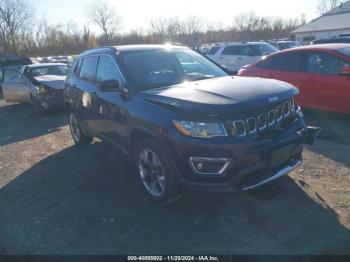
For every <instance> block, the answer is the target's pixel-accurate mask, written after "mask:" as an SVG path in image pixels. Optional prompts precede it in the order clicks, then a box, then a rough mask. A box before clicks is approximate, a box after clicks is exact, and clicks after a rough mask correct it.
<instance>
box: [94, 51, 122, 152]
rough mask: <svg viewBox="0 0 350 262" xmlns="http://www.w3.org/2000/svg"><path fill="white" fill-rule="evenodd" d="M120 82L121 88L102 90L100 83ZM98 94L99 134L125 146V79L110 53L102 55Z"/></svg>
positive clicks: (97, 73)
mask: <svg viewBox="0 0 350 262" xmlns="http://www.w3.org/2000/svg"><path fill="white" fill-rule="evenodd" d="M113 81H114V82H118V83H119V88H115V89H110V90H102V89H99V85H101V84H103V83H106V82H113ZM96 86H97V94H96V97H95V101H94V110H95V115H96V116H97V117H96V121H98V126H99V130H98V132H99V136H100V137H102V138H104V139H107V140H109V141H110V142H112V143H114V144H116V145H118V146H122V147H123V146H125V145H124V142H125V141H124V139H123V137H125V136H126V134H127V126H128V125H127V119H128V118H127V112H126V110H125V108H126V106H125V105H126V103H128V101H126V100H125V99H124V98H123V97H122V96H121V92H120V91H121V87H122V86H123V79H122V76H121V73H120V71H119V69H118V67H117V64H116V63H115V60H114V59H113V58H112V57H111V56H109V55H101V56H100V57H99V60H98V64H97V72H96Z"/></svg>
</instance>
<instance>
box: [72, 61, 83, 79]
mask: <svg viewBox="0 0 350 262" xmlns="http://www.w3.org/2000/svg"><path fill="white" fill-rule="evenodd" d="M82 61H83V60H82V59H79V60H77V61H76V62H75V64H74V71H73V72H74V74H75V75H79V73H80V67H81V62H82Z"/></svg>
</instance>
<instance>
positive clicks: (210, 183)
mask: <svg viewBox="0 0 350 262" xmlns="http://www.w3.org/2000/svg"><path fill="white" fill-rule="evenodd" d="M316 130H317V128H316V129H315V128H307V127H306V126H305V123H304V121H303V119H302V118H299V119H297V120H296V121H295V123H294V124H293V125H292V126H291V127H289V129H288V130H285V131H284V132H282V133H281V134H280V135H278V136H276V137H273V138H270V139H266V140H262V141H256V140H253V139H251V138H249V137H247V138H245V139H235V138H233V137H222V138H214V139H210V140H203V139H196V138H187V137H183V136H180V135H178V134H177V133H176V132H174V133H172V134H171V136H175V137H176V138H175V139H174V138H173V139H171V142H170V141H168V145H169V147H170V151H171V153H172V158H173V160H174V161H175V164H176V166H177V169H178V170H177V171H178V172H177V173H178V180H179V182H180V183H181V184H182V185H183V186H184V187H185V188H190V189H191V190H201V191H215V192H239V191H247V190H251V189H254V188H256V187H259V186H262V185H264V184H266V183H269V182H272V181H273V180H276V179H278V178H280V177H282V176H284V175H286V174H288V173H290V172H291V171H292V170H294V169H295V168H297V167H298V166H300V165H301V163H302V151H303V144H305V143H312V142H313V140H314V137H315V135H316V134H317V132H316ZM169 140H170V139H169ZM169 143H170V144H169ZM193 159H195V160H196V161H199V160H200V159H209V160H210V161H212V160H213V159H214V160H215V159H219V160H220V161H222V164H221V165H219V166H218V169H220V172H219V173H218V174H210V173H206V172H203V174H199V173H198V172H197V171H198V170H196V169H194V166H193V164H191V161H190V160H193ZM225 161H227V162H225ZM228 162H229V164H227V163H228ZM226 164H227V165H226ZM225 165H226V170H224V171H222V170H223V169H222V168H223V167H225ZM214 167H215V166H214Z"/></svg>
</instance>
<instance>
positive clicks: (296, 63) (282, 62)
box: [271, 53, 302, 72]
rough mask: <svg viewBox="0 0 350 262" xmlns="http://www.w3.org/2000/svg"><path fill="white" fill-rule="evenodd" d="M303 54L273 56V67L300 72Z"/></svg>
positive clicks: (279, 69)
mask: <svg viewBox="0 0 350 262" xmlns="http://www.w3.org/2000/svg"><path fill="white" fill-rule="evenodd" d="M301 60H302V54H300V53H289V54H283V55H278V56H275V57H274V58H272V63H271V68H272V69H274V70H278V71H289V72H300V71H301Z"/></svg>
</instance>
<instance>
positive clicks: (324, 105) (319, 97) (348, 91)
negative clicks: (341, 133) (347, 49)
mask: <svg viewBox="0 0 350 262" xmlns="http://www.w3.org/2000/svg"><path fill="white" fill-rule="evenodd" d="M305 64H306V66H305V81H304V83H303V88H304V90H306V93H307V94H308V96H307V99H308V100H307V101H305V102H307V104H308V106H309V107H312V108H317V109H323V110H329V111H335V112H348V113H349V112H350V102H349V101H350V77H349V76H344V75H340V74H339V73H340V71H341V68H343V67H345V66H350V64H349V63H347V62H345V61H343V60H342V59H341V58H339V57H337V56H335V55H332V54H329V53H326V52H309V53H307V54H306V62H305Z"/></svg>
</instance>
